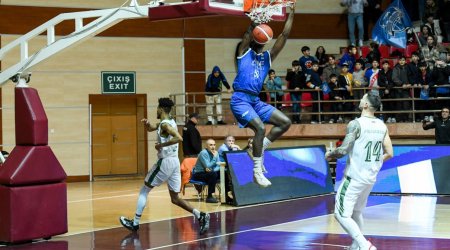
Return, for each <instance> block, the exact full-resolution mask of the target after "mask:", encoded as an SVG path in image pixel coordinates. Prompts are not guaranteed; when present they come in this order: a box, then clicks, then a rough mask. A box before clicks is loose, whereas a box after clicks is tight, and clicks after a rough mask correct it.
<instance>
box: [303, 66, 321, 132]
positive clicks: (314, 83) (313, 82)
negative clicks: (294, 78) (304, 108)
mask: <svg viewBox="0 0 450 250" xmlns="http://www.w3.org/2000/svg"><path fill="white" fill-rule="evenodd" d="M311 69H312V70H311V77H310V78H309V81H308V80H307V81H306V86H307V87H308V88H309V89H310V90H316V91H311V97H312V99H313V101H318V100H319V95H321V94H322V92H321V91H318V90H320V86H321V85H322V81H321V80H320V76H319V73H318V71H319V62H317V61H314V62H313V63H312V67H311ZM320 100H322V98H320ZM312 106H313V108H312V112H314V113H316V114H313V115H312V116H311V123H312V124H316V123H318V122H319V121H320V120H321V119H320V115H319V114H317V113H318V112H320V110H319V103H318V102H313V104H312Z"/></svg>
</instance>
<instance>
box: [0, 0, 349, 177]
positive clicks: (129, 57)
mask: <svg viewBox="0 0 450 250" xmlns="http://www.w3.org/2000/svg"><path fill="white" fill-rule="evenodd" d="M19 2H20V3H18V1H13V0H2V1H1V3H0V34H2V35H1V37H0V41H1V45H2V46H4V45H6V44H8V43H9V42H10V41H13V40H14V39H16V38H18V37H19V36H20V35H21V34H24V33H26V32H28V31H30V30H32V29H33V28H35V27H37V26H39V25H41V24H42V23H44V22H45V21H47V20H49V19H51V18H52V17H54V16H56V15H57V14H59V13H65V12H73V11H81V10H85V9H93V8H112V7H117V6H120V5H121V4H122V3H123V1H72V0H70V1H69V0H57V1H56V0H55V1H44V0H23V1H19ZM140 2H142V1H140ZM146 2H147V1H146ZM338 2H339V0H320V1H301V3H300V4H299V5H298V6H297V10H296V12H297V14H296V17H295V23H294V27H293V30H292V33H291V36H290V39H289V40H288V42H287V44H286V47H285V49H284V50H283V51H282V52H281V53H280V55H279V56H278V58H277V59H276V61H275V63H274V64H273V68H274V69H275V70H277V72H279V74H280V75H284V74H285V72H286V69H287V68H289V67H290V65H291V61H292V60H294V59H298V58H299V57H300V55H301V52H300V48H301V47H302V46H304V45H308V46H310V47H311V48H312V49H313V50H315V48H316V47H317V46H318V45H323V46H325V48H327V52H328V53H333V54H337V53H338V48H339V47H340V46H345V45H346V43H347V41H346V36H347V34H346V20H345V15H343V14H342V9H341V8H340V7H339V5H338ZM324 6H326V8H324ZM311 13H314V14H311ZM88 21H89V20H85V22H88ZM324 23H326V25H324ZM248 24H249V21H248V19H247V18H245V17H231V16H227V17H209V18H195V19H186V20H170V21H160V22H152V23H150V22H148V21H147V20H146V19H139V20H128V21H123V22H122V23H120V24H118V25H116V26H114V27H112V28H110V29H109V30H106V31H104V32H103V33H101V34H100V35H99V36H97V37H94V38H91V39H90V40H88V41H86V42H83V43H81V44H79V45H77V46H75V47H71V48H69V49H67V50H66V51H63V52H62V53H60V54H58V55H56V56H55V57H53V58H50V59H49V60H48V61H46V62H44V63H42V64H40V65H38V66H37V67H36V68H34V69H33V76H32V81H31V84H30V85H31V86H32V87H34V88H36V89H37V90H38V91H39V93H40V96H41V99H42V102H43V105H44V108H45V110H46V112H47V116H48V120H49V129H50V133H49V144H50V145H51V146H52V148H53V150H54V152H55V154H56V155H57V157H58V159H59V160H60V161H61V164H62V165H63V166H64V168H65V171H66V172H67V174H68V175H69V176H72V177H73V176H87V175H88V174H89V169H88V168H89V158H88V155H89V150H90V149H89V144H88V142H89V127H88V126H89V122H88V119H89V116H88V115H89V114H88V97H89V94H101V90H100V77H101V75H100V73H101V71H111V70H112V71H136V76H137V93H139V94H147V103H148V116H149V118H151V120H152V121H154V120H155V118H154V117H155V115H154V114H155V104H156V101H157V98H159V97H162V96H167V95H168V94H169V93H179V92H183V89H184V87H186V89H190V91H203V89H204V80H205V77H206V76H207V75H208V74H209V73H210V71H211V69H212V67H213V66H214V65H219V66H220V67H221V68H222V70H223V71H224V72H225V74H226V76H227V78H228V79H229V81H232V80H233V78H234V76H235V74H236V73H235V68H234V51H235V46H236V44H237V43H238V42H239V40H240V37H241V35H242V34H243V32H244V31H245V30H246V28H247V25H248ZM271 26H273V28H274V31H275V34H279V33H280V32H281V30H282V27H283V23H273V24H271ZM72 31H73V24H72V23H63V24H62V25H61V26H58V27H57V29H56V33H57V35H66V34H69V33H70V32H72ZM184 39H188V40H189V39H191V40H193V41H196V40H197V41H203V42H204V47H203V49H200V50H197V49H192V48H190V47H188V48H185V50H189V49H190V53H191V54H190V55H191V57H192V58H195V59H196V60H199V61H200V63H203V64H201V65H204V68H202V67H200V68H196V69H195V70H193V71H187V72H186V75H183V69H186V68H188V67H187V66H189V65H188V63H186V65H183V60H182V58H183V54H182V50H183V49H182V47H183V44H185V42H184V41H185V40H184ZM45 42H46V38H45V36H42V37H38V38H36V39H34V40H32V42H31V43H30V44H29V47H30V53H29V54H30V55H31V54H33V53H34V52H36V51H37V48H38V47H41V46H39V45H44V44H45ZM18 58H19V50H18V49H17V50H16V51H13V52H12V53H9V54H8V55H7V56H6V57H5V58H4V59H3V60H2V61H1V69H6V68H7V67H8V66H9V65H12V64H15V63H17V62H18ZM188 74H191V76H193V77H188ZM198 76H200V78H199V77H198ZM184 77H186V80H185V82H186V86H183V78H184ZM13 88H14V86H13V84H11V83H9V84H7V85H4V86H2V98H1V106H2V117H1V118H2V128H1V135H2V141H1V142H0V143H1V144H2V145H4V149H5V150H8V151H10V150H11V149H12V148H13V146H14V144H15V138H14V113H13V112H14V110H13V98H14V97H13ZM0 138H1V137H0ZM148 138H149V142H148V143H149V145H153V143H154V138H155V137H154V135H150V136H149V137H148ZM148 159H149V162H150V163H152V162H154V161H155V153H154V150H153V148H152V147H149V152H148Z"/></svg>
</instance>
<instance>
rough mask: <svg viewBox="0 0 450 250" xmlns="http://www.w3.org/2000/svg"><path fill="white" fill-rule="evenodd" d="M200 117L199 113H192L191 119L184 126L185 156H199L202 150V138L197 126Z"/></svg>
mask: <svg viewBox="0 0 450 250" xmlns="http://www.w3.org/2000/svg"><path fill="white" fill-rule="evenodd" d="M198 119H199V115H198V113H192V114H190V115H189V120H188V121H187V123H186V124H185V125H184V127H183V153H184V157H197V156H198V154H199V153H200V151H201V150H202V138H201V136H200V132H198V130H197V128H196V126H197V124H198Z"/></svg>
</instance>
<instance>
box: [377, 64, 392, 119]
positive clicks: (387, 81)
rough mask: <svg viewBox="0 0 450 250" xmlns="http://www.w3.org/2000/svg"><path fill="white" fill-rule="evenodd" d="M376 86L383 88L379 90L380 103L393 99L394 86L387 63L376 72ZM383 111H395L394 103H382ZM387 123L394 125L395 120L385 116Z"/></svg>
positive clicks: (389, 115) (388, 115)
mask: <svg viewBox="0 0 450 250" xmlns="http://www.w3.org/2000/svg"><path fill="white" fill-rule="evenodd" d="M378 85H379V86H380V87H381V88H383V89H380V92H379V93H380V97H381V101H383V99H393V98H394V95H393V94H392V87H393V86H394V83H393V82H392V69H391V68H390V65H389V62H388V61H383V64H382V68H381V70H380V71H379V72H378ZM382 106H383V111H393V110H395V103H393V102H391V101H387V102H386V101H385V102H382ZM386 117H387V120H386V122H387V123H395V122H396V119H395V116H394V115H392V114H387V115H386Z"/></svg>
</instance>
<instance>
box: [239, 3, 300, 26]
mask: <svg viewBox="0 0 450 250" xmlns="http://www.w3.org/2000/svg"><path fill="white" fill-rule="evenodd" d="M294 3H295V0H263V1H260V2H259V3H258V1H257V0H254V4H253V8H252V11H250V13H248V14H247V16H248V17H249V18H250V19H251V20H252V21H253V22H255V23H268V22H270V21H272V16H273V15H275V14H276V13H281V12H282V8H283V7H290V6H292V5H293V4H294Z"/></svg>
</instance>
